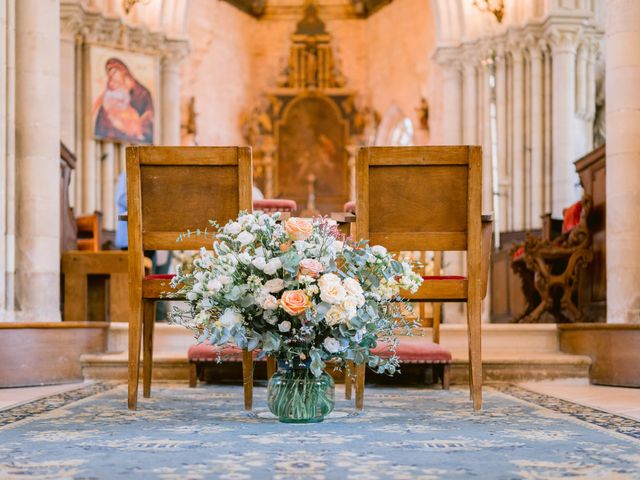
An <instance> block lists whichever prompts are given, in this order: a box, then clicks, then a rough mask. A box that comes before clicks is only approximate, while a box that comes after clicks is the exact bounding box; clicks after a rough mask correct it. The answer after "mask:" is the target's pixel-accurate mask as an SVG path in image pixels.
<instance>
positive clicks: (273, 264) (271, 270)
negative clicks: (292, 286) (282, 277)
mask: <svg viewBox="0 0 640 480" xmlns="http://www.w3.org/2000/svg"><path fill="white" fill-rule="evenodd" d="M281 268H282V261H280V259H279V258H272V259H271V260H269V261H268V262H267V264H266V265H265V267H264V273H266V274H267V275H274V274H275V273H276V272H277V271H278V270H280V269H281Z"/></svg>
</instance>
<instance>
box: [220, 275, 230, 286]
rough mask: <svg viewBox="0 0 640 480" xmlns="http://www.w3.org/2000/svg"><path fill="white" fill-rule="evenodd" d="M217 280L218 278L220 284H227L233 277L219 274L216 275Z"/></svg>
mask: <svg viewBox="0 0 640 480" xmlns="http://www.w3.org/2000/svg"><path fill="white" fill-rule="evenodd" d="M218 280H220V283H222V285H229V284H230V283H231V282H233V278H231V277H230V276H229V275H220V276H219V277H218Z"/></svg>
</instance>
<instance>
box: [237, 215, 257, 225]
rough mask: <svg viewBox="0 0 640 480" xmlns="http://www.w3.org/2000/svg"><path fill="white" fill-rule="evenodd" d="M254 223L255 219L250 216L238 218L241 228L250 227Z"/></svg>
mask: <svg viewBox="0 0 640 480" xmlns="http://www.w3.org/2000/svg"><path fill="white" fill-rule="evenodd" d="M254 221H255V218H254V217H253V215H251V214H246V215H242V216H240V218H238V223H239V224H240V225H242V226H243V227H244V226H246V225H251V224H252V223H253V222H254Z"/></svg>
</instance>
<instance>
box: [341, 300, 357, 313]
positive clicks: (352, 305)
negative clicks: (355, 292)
mask: <svg viewBox="0 0 640 480" xmlns="http://www.w3.org/2000/svg"><path fill="white" fill-rule="evenodd" d="M342 308H344V309H345V310H346V311H347V317H348V318H353V317H355V316H356V309H357V308H358V300H357V299H356V297H354V296H348V297H346V298H345V299H344V300H343V301H342Z"/></svg>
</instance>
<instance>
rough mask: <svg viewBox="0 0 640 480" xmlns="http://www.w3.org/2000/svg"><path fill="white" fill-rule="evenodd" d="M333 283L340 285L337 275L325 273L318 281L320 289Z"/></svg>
mask: <svg viewBox="0 0 640 480" xmlns="http://www.w3.org/2000/svg"><path fill="white" fill-rule="evenodd" d="M332 283H340V279H339V278H338V276H337V275H336V274H335V273H325V274H324V275H322V276H321V277H320V280H318V285H319V286H320V288H322V287H323V286H326V285H329V284H332Z"/></svg>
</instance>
